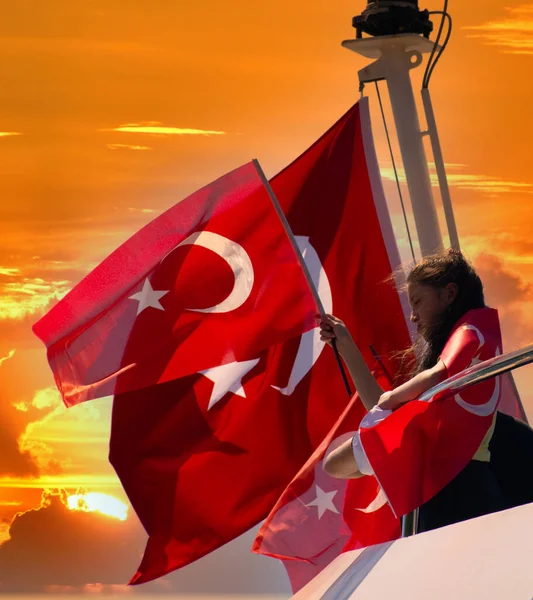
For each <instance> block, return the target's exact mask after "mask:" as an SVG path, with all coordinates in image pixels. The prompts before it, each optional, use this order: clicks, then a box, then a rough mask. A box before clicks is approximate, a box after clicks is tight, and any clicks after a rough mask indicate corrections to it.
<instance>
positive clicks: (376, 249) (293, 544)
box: [253, 114, 410, 592]
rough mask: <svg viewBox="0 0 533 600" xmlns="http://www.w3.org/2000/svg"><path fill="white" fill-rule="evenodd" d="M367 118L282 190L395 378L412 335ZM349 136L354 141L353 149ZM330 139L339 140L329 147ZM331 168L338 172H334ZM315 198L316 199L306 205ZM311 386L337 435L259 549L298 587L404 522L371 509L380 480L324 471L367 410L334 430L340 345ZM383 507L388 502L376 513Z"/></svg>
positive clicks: (314, 427)
mask: <svg viewBox="0 0 533 600" xmlns="http://www.w3.org/2000/svg"><path fill="white" fill-rule="evenodd" d="M361 122H362V121H361V120H360V117H359V116H358V115H356V114H352V115H350V114H348V115H347V116H346V117H345V118H344V119H342V120H341V121H340V122H339V123H338V124H337V125H336V126H335V127H334V128H333V129H332V130H330V132H329V133H328V134H327V136H326V137H325V138H324V139H323V140H321V141H320V142H319V143H318V144H317V145H316V146H315V147H314V148H311V150H310V152H309V153H308V157H307V160H306V162H311V159H313V160H315V161H316V163H315V166H314V169H313V170H312V171H311V170H309V168H307V169H306V171H305V172H304V173H307V174H306V178H307V181H306V180H304V176H303V174H302V175H301V176H300V177H299V178H298V177H296V176H294V174H293V173H292V172H291V169H292V166H291V167H289V168H288V169H287V171H285V172H283V173H281V175H280V176H278V180H277V181H276V180H274V182H273V187H274V189H275V191H276V192H277V195H278V197H279V198H280V199H281V198H283V195H282V193H281V191H282V190H283V187H282V184H285V185H287V186H289V185H291V186H293V187H294V188H296V190H297V189H298V186H299V187H300V188H301V190H300V192H299V194H300V196H301V201H300V202H294V204H292V205H288V204H283V206H284V209H285V210H286V211H287V212H286V214H288V215H289V222H290V223H291V226H292V228H293V231H294V232H295V233H299V234H307V235H309V234H311V242H312V243H313V245H314V246H315V248H316V249H317V251H318V252H319V255H320V257H321V258H322V259H323V261H324V262H323V264H324V268H325V271H326V273H327V275H328V277H329V282H330V284H331V288H332V292H333V313H334V314H335V315H336V316H338V317H340V318H342V319H343V320H344V321H345V323H346V325H347V326H348V328H349V330H350V332H351V333H352V335H353V337H354V340H355V342H356V343H357V345H358V346H359V348H360V349H361V351H362V353H363V355H364V357H365V359H366V361H367V364H369V365H370V366H371V368H372V369H373V370H375V371H377V370H378V365H377V364H376V361H375V360H374V359H373V356H372V354H371V352H370V349H369V345H370V344H372V345H373V347H374V348H375V349H376V351H377V353H378V355H379V356H380V357H381V358H382V361H383V363H384V365H385V369H386V371H387V373H389V374H390V375H394V374H395V373H396V372H397V371H398V366H399V365H398V363H397V362H395V361H394V360H392V359H391V358H390V357H391V356H392V355H393V354H394V352H396V351H398V350H402V349H405V348H406V347H408V346H409V344H410V340H409V335H408V331H407V326H406V321H405V317H404V315H403V312H402V309H401V305H400V300H399V297H398V294H397V292H396V291H395V288H394V286H393V285H391V283H388V282H386V280H387V278H388V277H390V274H391V263H390V260H389V258H388V255H387V249H386V246H385V243H384V234H383V232H382V228H380V221H379V219H378V215H377V213H376V206H375V204H374V201H373V197H372V191H371V188H370V181H369V174H368V170H367V166H366V161H365V153H364V147H363V145H364V144H363V137H362V132H361ZM354 134H355V136H354ZM353 138H354V139H353ZM344 139H350V140H352V139H353V141H350V146H348V144H347V143H346V142H345V141H343V140H344ZM326 140H328V141H329V140H331V141H329V143H330V144H331V150H328V151H327V152H325V148H324V142H325V141H326ZM304 157H305V155H304ZM304 157H302V158H304ZM369 158H370V157H366V159H367V160H369ZM300 160H301V159H300ZM352 161H353V164H352V165H350V163H352ZM304 164H305V163H304ZM326 169H328V170H327V171H326ZM324 173H328V176H327V178H326V175H325V174H324ZM329 173H331V175H329ZM348 173H350V181H349V182H347V181H346V174H348ZM321 181H328V182H329V181H331V182H332V183H334V184H333V185H332V186H331V187H330V188H329V189H328V190H329V191H328V190H326V189H324V187H323V186H319V185H318V184H317V183H316V182H321ZM276 184H277V185H276ZM343 189H345V190H347V192H343V191H342V190H343ZM343 193H344V194H345V193H348V198H347V201H346V203H345V204H343V205H341V204H340V203H339V202H338V200H337V198H339V197H342V194H343ZM304 194H305V196H304ZM307 195H309V200H308V202H307V203H305V204H304V199H305V198H306V196H307ZM395 266H396V265H395ZM381 379H382V382H383V385H384V386H385V387H387V386H390V383H387V380H386V378H384V374H383V372H382V373H381ZM305 383H306V388H305V389H303V390H301V391H302V394H303V393H305V394H306V395H307V404H308V406H309V409H308V415H309V416H308V422H309V424H310V427H309V430H310V431H311V432H312V431H317V432H320V433H321V434H322V438H323V437H324V435H326V434H327V433H329V435H328V437H327V439H326V440H325V441H324V442H323V443H322V444H321V445H320V446H319V447H318V448H317V449H316V451H315V452H314V454H313V455H312V456H311V458H309V460H308V461H307V462H306V464H305V465H304V466H303V467H302V469H301V470H300V472H299V473H298V474H297V475H296V477H295V478H294V479H293V480H292V482H291V483H290V484H289V486H288V487H287V489H286V490H285V491H284V492H283V494H282V495H281V497H280V498H279V500H278V502H277V504H276V506H275V507H274V508H273V509H272V511H271V512H270V514H269V516H268V518H267V520H266V522H265V523H264V525H263V526H262V527H261V530H260V532H259V535H258V537H257V539H256V541H255V543H254V547H253V550H254V552H257V553H260V554H266V555H270V556H274V557H277V558H280V559H282V560H283V561H284V564H285V567H286V569H287V572H288V574H289V577H290V579H291V584H292V587H293V590H294V591H295V592H296V591H297V590H298V589H300V588H301V587H302V586H303V585H304V584H305V583H307V582H308V581H309V580H310V579H312V578H313V577H314V576H315V575H317V574H318V573H319V572H320V571H321V570H322V569H323V568H324V567H325V566H327V564H328V563H329V562H330V561H331V560H333V558H335V557H336V556H337V555H338V554H339V553H340V552H341V551H342V550H343V548H346V549H352V548H359V547H363V546H366V545H370V544H374V543H380V542H383V541H388V540H391V539H395V538H396V537H398V535H399V534H400V526H399V522H398V520H397V519H396V518H395V517H394V515H393V514H392V512H391V510H390V508H389V507H388V506H387V505H386V503H385V504H383V503H380V502H379V501H378V502H376V503H375V504H373V505H372V506H371V507H370V508H368V507H369V505H371V504H372V501H373V500H374V499H375V498H376V496H377V494H378V491H379V486H378V485H377V482H376V480H375V479H374V478H371V477H364V478H361V479H357V480H351V481H349V482H346V481H342V480H339V479H334V478H332V477H330V476H329V475H327V474H326V473H324V471H323V470H322V467H321V461H322V457H323V455H324V453H325V451H326V449H327V448H328V446H329V444H330V443H331V442H332V440H336V439H337V438H338V437H339V436H342V435H343V434H346V433H347V432H350V431H351V432H353V431H356V430H357V429H358V426H359V422H360V420H361V418H362V416H363V415H364V409H363V407H362V405H361V403H360V401H359V399H358V397H357V396H354V397H353V398H352V400H351V402H350V405H349V408H348V409H347V411H346V413H345V414H344V416H343V417H342V418H341V419H339V421H338V422H337V424H336V425H335V428H334V429H332V430H328V429H327V427H328V425H330V424H332V417H334V416H336V415H339V414H340V412H341V411H340V407H342V406H343V405H345V400H344V399H345V398H346V391H345V389H344V387H343V384H342V381H341V379H340V377H339V376H338V369H337V366H336V364H335V361H334V357H333V353H332V352H330V351H328V352H324V353H323V354H322V355H321V356H320V358H319V360H318V361H317V362H316V364H315V366H314V367H313V369H312V371H311V373H310V377H308V378H307V379H306V380H305ZM295 395H296V393H295V394H293V396H292V397H291V399H294V397H295ZM318 438H319V436H318V435H315V436H314V439H318ZM316 486H318V487H319V488H320V490H322V492H324V493H325V494H330V495H331V494H333V495H332V496H331V501H332V503H333V504H332V505H333V506H334V507H335V510H336V511H338V512H335V511H334V510H325V512H324V513H323V514H322V516H320V514H319V508H318V507H317V506H315V505H314V504H312V503H313V501H315V500H316V499H317V497H318V496H317V494H318V493H319V490H317V487H316ZM327 497H329V496H327ZM310 503H311V504H310ZM378 505H381V506H380V508H378V509H377V510H375V511H374V510H373V508H376V507H377V506H378ZM361 509H364V510H367V512H364V511H363V510H361Z"/></svg>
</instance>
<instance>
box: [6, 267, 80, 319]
mask: <svg viewBox="0 0 533 600" xmlns="http://www.w3.org/2000/svg"><path fill="white" fill-rule="evenodd" d="M70 288H71V285H70V282H69V281H66V280H63V281H45V280H44V279H41V278H39V277H35V278H28V277H25V278H24V279H22V280H21V281H18V282H12V283H4V285H3V286H0V319H23V318H24V317H27V316H29V315H34V314H36V313H38V312H40V311H42V310H44V309H45V308H46V307H47V306H48V305H49V304H50V302H52V301H57V300H60V299H61V298H63V296H64V295H65V294H66V293H67V292H68V291H69V290H70Z"/></svg>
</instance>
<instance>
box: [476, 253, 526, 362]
mask: <svg viewBox="0 0 533 600" xmlns="http://www.w3.org/2000/svg"><path fill="white" fill-rule="evenodd" d="M474 263H475V267H476V269H477V272H478V273H479V276H480V277H481V280H482V281H483V285H484V288H485V301H486V302H487V304H488V305H489V306H492V307H494V308H497V309H498V311H499V313H500V322H501V326H502V334H503V344H504V350H505V351H509V350H514V349H516V348H520V347H523V346H525V345H527V344H529V343H531V340H532V339H533V325H532V324H531V319H530V317H529V314H528V304H529V303H530V302H533V288H532V286H531V284H530V283H528V282H526V281H524V280H523V279H522V278H521V277H520V276H519V275H518V274H517V273H516V272H513V271H512V270H511V269H510V268H508V267H507V266H506V264H505V262H504V261H503V260H502V259H500V258H498V257H496V256H494V255H492V254H488V253H482V254H480V255H479V256H478V257H477V259H476V260H475V261H474Z"/></svg>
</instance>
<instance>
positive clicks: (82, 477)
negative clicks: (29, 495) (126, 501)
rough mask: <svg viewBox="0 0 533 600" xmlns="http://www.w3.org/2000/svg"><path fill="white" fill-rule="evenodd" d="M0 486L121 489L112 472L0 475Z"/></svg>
mask: <svg viewBox="0 0 533 600" xmlns="http://www.w3.org/2000/svg"><path fill="white" fill-rule="evenodd" d="M0 488H16V489H43V488H46V489H62V490H77V489H80V488H85V489H89V488H90V489H107V490H110V489H114V490H121V489H122V486H121V484H120V480H119V478H118V477H117V476H116V475H113V474H94V473H81V474H71V473H59V474H56V475H42V476H41V477H38V478H33V479H29V478H26V477H0Z"/></svg>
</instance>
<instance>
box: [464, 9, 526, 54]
mask: <svg viewBox="0 0 533 600" xmlns="http://www.w3.org/2000/svg"><path fill="white" fill-rule="evenodd" d="M506 10H507V12H508V13H509V16H508V17H506V18H503V19H501V20H499V21H487V22H486V23H482V24H481V25H471V26H469V27H463V29H465V30H469V31H477V32H479V33H475V34H471V35H469V36H468V37H470V38H478V39H481V40H482V41H484V42H485V44H487V45H489V46H499V47H500V48H503V52H504V53H506V54H533V36H532V35H531V34H532V33H533V4H524V5H523V6H517V7H515V8H506Z"/></svg>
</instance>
